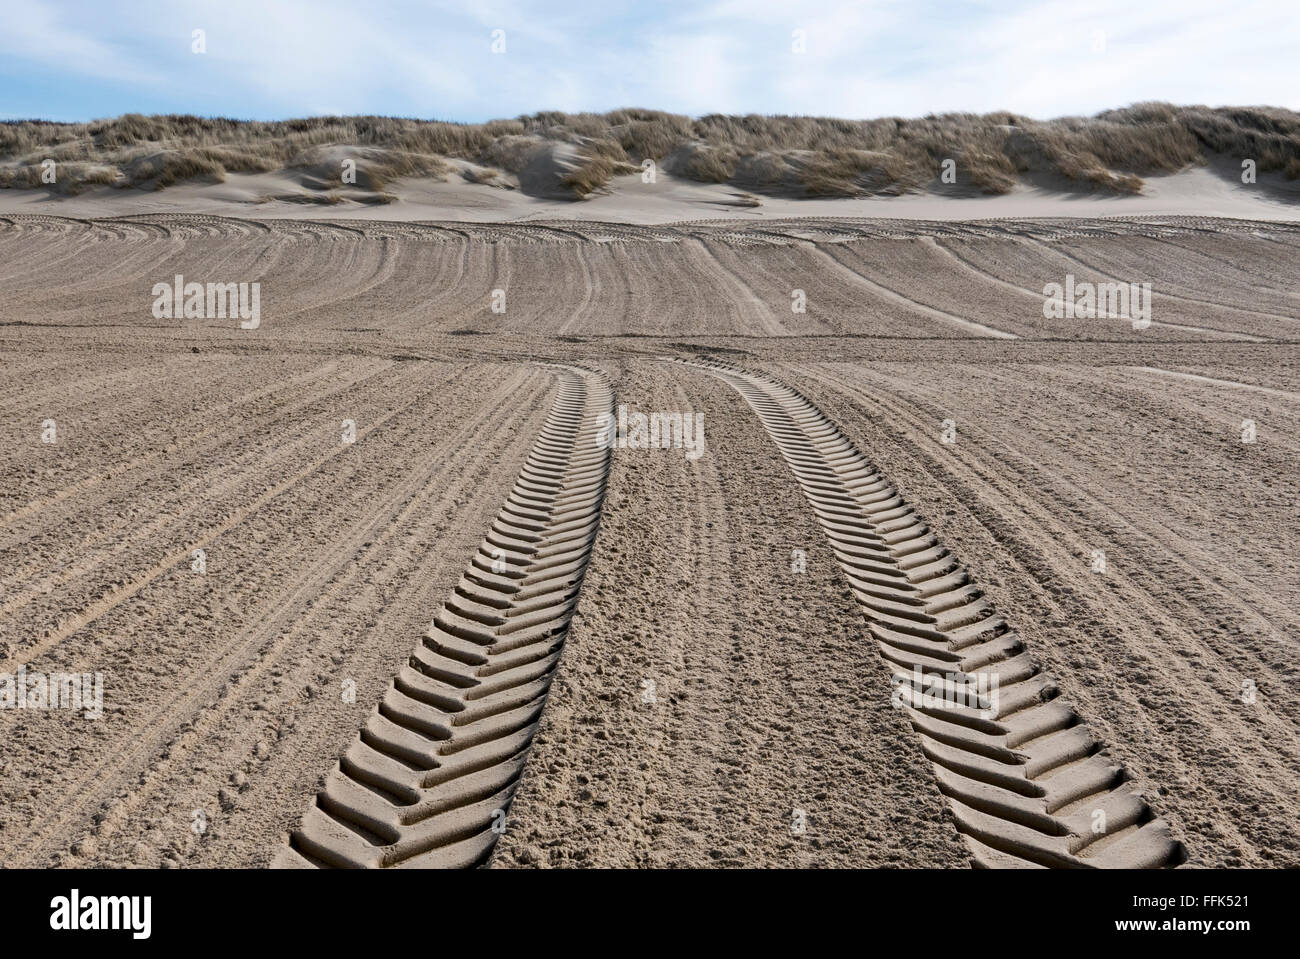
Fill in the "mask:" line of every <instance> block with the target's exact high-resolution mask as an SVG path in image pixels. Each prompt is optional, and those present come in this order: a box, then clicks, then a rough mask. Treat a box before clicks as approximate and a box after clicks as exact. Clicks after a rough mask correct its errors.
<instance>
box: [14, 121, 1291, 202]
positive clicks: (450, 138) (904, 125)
mask: <svg viewBox="0 0 1300 959" xmlns="http://www.w3.org/2000/svg"><path fill="white" fill-rule="evenodd" d="M560 144H565V145H568V146H569V147H570V148H571V149H572V150H576V155H577V161H576V163H569V164H567V165H564V166H562V167H560V168H558V169H557V172H556V174H555V176H556V179H557V181H558V185H559V186H560V187H562V188H563V189H565V190H567V191H568V192H569V193H570V194H571V195H572V196H573V197H574V198H582V197H586V196H590V195H592V194H594V193H597V192H600V191H602V190H604V189H606V188H607V187H608V185H609V183H610V182H611V181H612V180H613V179H614V178H615V177H617V176H620V175H624V174H629V173H634V172H637V170H638V169H639V168H640V164H641V162H642V161H643V160H645V159H647V158H648V159H652V160H654V161H655V162H656V163H657V164H659V165H661V166H662V167H663V168H664V169H666V170H667V171H668V172H670V173H673V174H676V175H678V176H682V177H686V178H689V179H693V180H698V181H700V182H704V183H728V184H732V185H734V186H736V187H738V188H742V189H744V190H747V191H750V192H753V193H759V194H769V195H784V196H796V197H799V196H806V197H816V196H865V195H894V194H900V193H907V192H913V191H917V190H923V189H935V190H940V191H942V190H943V189H947V188H949V187H950V186H951V185H949V184H945V183H943V182H942V181H941V180H940V169H941V166H942V164H943V162H944V161H945V160H949V159H950V160H953V161H954V163H955V170H956V177H957V183H956V184H955V186H956V187H958V188H961V189H964V190H967V191H974V192H983V193H988V194H998V193H1006V192H1008V191H1010V190H1012V189H1014V188H1015V187H1016V185H1017V184H1018V183H1021V182H1026V181H1033V182H1035V183H1038V184H1039V185H1048V186H1056V187H1057V188H1059V189H1067V190H1077V191H1104V192H1108V193H1118V194H1124V193H1136V192H1139V191H1140V190H1141V188H1142V177H1144V176H1151V175H1156V174H1163V173H1170V172H1174V171H1177V170H1180V169H1183V168H1184V167H1187V166H1189V165H1191V164H1196V163H1201V162H1204V161H1206V160H1208V159H1211V158H1214V157H1220V158H1221V157H1229V158H1232V159H1233V160H1234V161H1238V162H1239V161H1240V160H1241V159H1253V160H1254V161H1255V162H1256V165H1257V168H1258V170H1259V171H1260V172H1261V173H1280V174H1282V175H1284V176H1286V177H1288V178H1291V179H1295V178H1297V177H1300V114H1296V113H1294V112H1292V111H1290V110H1283V109H1276V108H1268V107H1223V108H1209V107H1199V106H1192V107H1177V106H1172V105H1169V104H1163V103H1142V104H1137V105H1134V106H1131V107H1127V108H1124V109H1120V110H1108V111H1105V112H1103V113H1100V114H1098V115H1096V116H1093V117H1065V118H1060V119H1055V120H1041V121H1040V120H1033V119H1030V118H1028V117H1021V116H1016V115H1014V114H1010V113H991V114H983V115H977V114H966V113H954V114H943V115H939V116H927V117H922V118H918V119H900V118H884V119H876V120H839V119H833V118H825V117H795V116H757V115H749V116H724V115H719V114H713V115H709V116H704V117H700V118H698V119H692V118H690V117H686V116H680V115H677V114H671V113H663V112H660V111H655V110H641V109H624V110H615V111H612V112H610V113H604V114H595V113H579V114H568V113H558V112H544V113H536V114H533V115H531V116H523V117H519V118H517V119H514V120H493V121H490V122H488V123H481V124H458V123H445V122H439V121H426V120H415V119H404V118H398V117H311V118H305V119H299V120H285V121H277V122H259V121H240V120H231V119H224V118H203V117H193V116H141V115H139V114H126V115H124V116H120V117H117V118H115V119H110V120H97V121H94V122H91V123H50V122H45V121H39V120H31V121H12V120H11V121H5V122H3V123H0V187H12V188H18V189H32V188H44V189H48V190H52V191H55V192H61V193H76V192H80V191H82V190H85V189H89V188H92V187H96V186H116V187H120V188H130V187H134V188H143V189H164V188H166V187H168V186H171V185H173V184H176V183H180V182H183V181H189V180H197V181H220V180H222V179H224V178H225V177H226V176H227V175H228V174H230V173H267V172H272V171H281V170H282V171H290V172H294V173H297V174H299V178H300V182H301V183H303V184H304V185H306V186H307V187H308V188H310V189H317V190H333V189H338V188H340V187H344V186H346V185H345V184H343V183H342V182H341V180H340V177H339V174H338V172H337V167H338V162H337V161H338V158H339V156H340V155H341V154H344V153H346V152H347V151H349V150H352V151H356V153H357V156H358V168H359V169H361V170H363V171H364V182H361V179H362V178H361V177H360V176H359V177H358V184H357V186H358V188H364V189H366V190H369V191H372V192H373V193H374V194H376V195H378V194H380V193H382V192H383V191H384V190H385V187H386V186H388V185H389V184H390V183H391V181H393V180H394V179H397V178H400V177H439V178H442V177H446V176H448V175H449V174H450V173H451V172H452V166H451V165H450V164H449V163H448V162H447V161H448V159H460V160H466V161H471V162H472V163H474V164H476V165H478V166H481V167H485V168H489V169H491V170H494V171H502V173H501V176H507V175H516V174H518V173H520V172H521V171H522V170H523V169H524V168H525V167H526V166H528V165H529V164H530V163H532V162H533V161H534V160H536V158H537V157H538V156H539V155H540V154H541V153H542V152H543V151H547V150H551V149H554V148H555V147H556V146H558V145H560ZM46 159H52V160H54V161H55V162H56V164H57V169H58V174H59V176H58V180H57V182H56V183H54V184H45V183H42V181H41V163H42V161H43V160H46ZM467 178H468V179H473V180H481V181H482V182H486V183H492V184H499V183H500V182H501V180H500V178H499V177H498V176H496V175H492V176H487V175H484V176H482V177H481V178H480V177H477V176H469V177H467Z"/></svg>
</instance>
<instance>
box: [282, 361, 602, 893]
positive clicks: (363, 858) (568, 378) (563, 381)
mask: <svg viewBox="0 0 1300 959" xmlns="http://www.w3.org/2000/svg"><path fill="white" fill-rule="evenodd" d="M613 402H614V398H613V391H612V390H611V388H610V386H609V384H608V382H607V381H606V379H605V378H604V376H603V375H601V374H597V373H592V372H589V371H586V370H578V369H575V368H569V367H565V368H562V369H561V371H560V386H559V392H558V395H557V397H556V399H555V402H554V404H553V405H552V407H551V412H550V415H549V416H548V418H547V420H546V423H545V425H544V426H543V427H542V431H541V435H540V436H539V437H538V439H537V441H536V443H535V444H534V445H533V449H532V451H531V452H530V453H529V456H528V459H527V461H526V462H525V463H524V467H523V469H522V470H521V471H520V474H519V478H518V480H517V481H516V482H515V486H514V489H513V490H512V491H511V493H510V495H509V497H508V498H507V499H506V503H505V505H504V506H503V507H502V508H501V512H500V513H499V514H498V515H497V518H496V520H495V521H493V523H492V526H491V528H490V530H489V531H488V534H487V537H486V538H485V539H484V541H483V543H482V544H481V545H480V546H479V549H478V552H477V553H476V554H475V556H474V558H473V560H472V561H471V562H470V565H469V568H468V569H467V570H466V571H465V573H464V574H463V575H462V577H461V580H460V582H459V583H458V584H457V586H456V588H455V589H454V590H453V591H452V595H451V596H450V597H449V598H448V599H447V601H446V602H445V603H444V604H443V606H442V608H441V609H440V610H439V611H438V613H437V615H436V616H435V617H434V620H433V622H432V623H431V624H430V626H429V629H428V631H427V632H426V633H425V635H424V637H423V638H422V640H421V641H420V643H419V644H417V645H416V647H415V649H414V651H413V652H412V654H411V658H410V660H409V662H408V664H407V665H406V666H404V667H403V668H402V669H401V671H400V672H399V673H398V675H397V678H396V679H395V680H394V681H393V683H392V685H391V686H390V687H389V688H388V691H387V692H386V693H385V694H384V696H383V697H382V699H381V700H380V702H379V704H378V706H377V707H376V708H375V711H374V713H373V714H371V716H370V718H369V719H368V720H367V721H366V723H365V725H364V726H363V727H362V729H361V731H360V733H359V734H358V736H357V738H356V739H354V740H353V742H352V743H351V744H350V745H349V746H348V748H347V751H346V752H345V753H344V754H343V756H342V757H341V758H340V760H339V763H338V765H337V766H335V768H334V769H333V770H331V772H330V773H329V774H328V776H327V777H326V783H325V787H324V788H323V789H322V790H321V791H320V792H319V793H318V794H317V795H316V797H315V799H314V800H313V802H312V804H311V806H310V807H309V808H308V810H307V813H306V815H305V816H304V817H303V820H302V825H301V827H300V828H299V829H298V830H296V831H295V832H294V833H293V834H292V835H291V837H290V840H289V845H288V846H287V847H286V848H284V849H283V850H281V852H280V854H279V855H278V856H277V857H276V860H275V862H274V864H273V865H274V866H276V867H279V868H291V867H309V866H337V867H353V868H361V867H388V866H403V867H417V868H418V867H423V868H464V867H469V866H475V865H480V864H482V863H483V862H485V861H486V859H487V857H488V855H489V854H490V853H491V850H492V847H493V845H494V844H495V842H496V839H497V834H498V833H497V831H496V830H497V829H499V828H500V826H499V824H500V823H502V822H504V819H503V817H504V815H505V810H506V808H507V807H508V806H509V803H510V798H511V796H512V795H513V794H514V790H515V787H516V785H517V783H518V779H519V775H520V773H521V772H522V770H523V766H524V762H525V760H526V758H527V754H528V747H529V744H530V743H531V742H532V738H533V734H534V732H535V731H536V729H537V723H538V721H539V719H540V717H541V712H542V707H543V706H544V705H545V702H546V695H547V692H548V691H549V689H550V684H551V679H552V677H553V675H554V671H555V667H556V664H557V663H558V662H559V658H560V652H561V649H562V647H563V645H564V639H565V637H566V635H567V634H568V629H569V621H570V618H571V617H572V615H573V610H574V607H575V606H576V605H577V602H578V594H579V591H580V590H581V588H582V580H583V576H584V574H585V573H586V569H587V563H588V561H589V559H590V554H591V547H592V543H593V542H594V541H595V538H596V532H597V530H598V529H599V526H600V510H601V504H602V503H603V501H604V498H605V484H606V482H607V480H608V476H609V461H610V451H609V449H608V448H606V447H605V446H604V445H603V444H602V445H599V446H598V445H597V442H596V441H597V435H598V433H599V432H600V430H601V429H602V426H603V425H604V424H607V423H608V422H609V417H610V415H611V414H612V410H613ZM602 419H603V421H604V422H603V423H602V422H601V421H602Z"/></svg>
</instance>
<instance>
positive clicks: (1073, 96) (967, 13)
mask: <svg viewBox="0 0 1300 959" xmlns="http://www.w3.org/2000/svg"><path fill="white" fill-rule="evenodd" d="M195 30H202V31H204V41H205V46H206V52H203V53H195V52H193V49H192V48H193V46H194V40H193V36H194V31H195ZM498 30H500V31H504V34H503V36H504V51H502V52H494V51H493V36H494V31H498ZM497 36H498V37H500V36H502V35H500V34H498V35H497ZM498 46H500V44H499V43H498ZM798 46H802V50H801V51H799V50H796V47H798ZM1297 62H1300V13H1297V11H1296V8H1295V6H1294V0H1272V2H1264V0H1236V2H1232V3H1227V2H1224V0H1143V2H1137V0H1097V2H1087V0H965V2H961V0H942V2H940V0H856V2H850V0H821V2H817V3H801V2H798V0H686V2H677V0H641V2H622V0H565V2H551V3H540V2H526V0H464V2H460V3H448V2H441V0H220V2H208V0H202V2H201V0H64V2H58V0H7V2H6V9H5V15H4V23H3V28H0V119H14V118H20V117H39V118H44V119H53V120H86V119H92V118H96V117H105V116H114V115H117V114H120V113H127V112H137V113H196V114H202V115H221V116H232V117H242V118H256V119H276V118H285V117H294V116H306V115H312V114H349V113H371V114H390V115H399V116H416V117H426V118H438V119H448V120H467V121H475V120H484V119H489V118H493V117H511V116H517V115H519V114H521V113H531V112H534V111H537V110H565V111H581V110H594V111H603V110H608V109H612V108H615V107H621V106H644V107H653V108H657V109H664V110H672V111H675V112H680V113H688V114H692V115H697V116H698V115H701V114H705V113H714V112H717V113H751V112H752V113H799V114H816V115H823V116H844V117H853V118H862V117H874V116H887V115H899V116H919V115H923V114H926V113H937V112H944V111H950V110H972V111H979V112H983V111H988V110H998V109H1008V110H1013V111H1015V112H1017V113H1022V114H1028V115H1030V116H1036V117H1049V116H1061V115H1066V114H1086V113H1095V112H1097V111H1098V110H1103V109H1106V108H1108V107H1115V106H1123V105H1126V104H1129V103H1133V102H1136V101H1140V100H1168V101H1172V102H1175V103H1207V104H1211V105H1242V104H1268V105H1273V106H1286V107H1291V108H1293V109H1296V108H1300V82H1297V81H1298V80H1300V69H1297V68H1296V66H1295V64H1296V63H1297Z"/></svg>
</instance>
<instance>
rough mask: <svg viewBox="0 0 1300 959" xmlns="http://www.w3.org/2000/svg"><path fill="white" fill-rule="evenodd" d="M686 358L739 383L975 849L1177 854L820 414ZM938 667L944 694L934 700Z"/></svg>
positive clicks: (1096, 862) (1130, 858)
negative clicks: (795, 484)
mask: <svg viewBox="0 0 1300 959" xmlns="http://www.w3.org/2000/svg"><path fill="white" fill-rule="evenodd" d="M691 365H692V366H695V367H699V368H703V369H706V370H707V371H708V372H710V373H712V374H713V375H714V376H717V377H719V378H720V379H722V380H724V381H726V382H727V383H729V384H730V385H731V386H732V387H734V388H735V389H736V390H737V391H738V392H739V393H740V394H741V395H742V396H743V397H744V398H745V400H746V401H747V402H748V403H749V405H750V407H751V408H752V409H753V410H754V412H755V413H757V414H758V417H759V419H760V420H761V421H762V423H763V425H764V427H765V428H766V429H767V431H768V433H769V434H770V435H771V436H772V439H773V440H774V441H775V443H776V445H777V447H778V448H779V449H780V451H781V454H782V456H783V457H784V458H785V460H786V463H787V464H788V465H789V467H790V469H791V471H792V472H793V473H794V474H795V477H796V478H797V479H798V481H799V484H800V486H801V487H802V488H803V491H804V495H805V496H806V497H807V498H808V501H809V503H810V504H811V506H812V508H813V512H814V513H815V514H816V516H817V522H818V525H820V526H821V528H822V530H823V532H825V534H826V536H827V538H828V539H829V540H830V542H831V548H832V549H833V551H834V553H835V556H836V558H837V559H838V560H839V563H840V566H841V568H842V569H843V571H844V574H845V576H846V577H847V578H848V580H849V584H850V586H851V587H852V589H853V593H854V595H855V596H856V597H857V600H858V603H859V604H860V606H861V607H862V610H863V613H864V614H865V615H866V618H867V628H868V630H869V631H870V633H871V635H872V637H873V638H874V639H875V640H876V641H877V643H878V644H879V650H880V654H881V656H882V657H883V658H884V660H885V662H886V664H887V665H888V666H889V668H890V670H891V672H892V677H891V681H892V682H893V684H894V687H895V689H896V690H897V691H898V693H897V695H899V697H900V701H901V703H902V708H903V709H905V710H906V712H907V716H908V718H909V720H910V721H911V724H912V728H913V729H914V730H915V731H916V733H917V734H918V735H919V736H920V737H921V744H922V748H923V749H924V751H925V753H926V755H927V756H928V757H929V759H930V760H931V762H933V763H934V770H935V775H936V777H937V779H938V783H939V788H940V791H942V792H943V793H944V795H945V796H946V797H947V799H948V802H949V805H950V807H951V808H952V811H953V815H954V817H955V818H956V821H957V827H958V829H959V831H960V832H961V833H962V836H963V838H964V839H965V841H966V843H967V846H968V847H969V849H970V851H971V854H972V856H973V857H974V859H975V862H976V863H977V864H978V865H981V866H986V867H1027V866H1045V867H1119V868H1124V867H1127V868H1159V867H1167V866H1176V865H1178V864H1180V863H1182V862H1183V861H1184V860H1185V859H1186V852H1185V850H1184V848H1183V846H1182V843H1180V842H1178V841H1177V840H1176V839H1174V838H1173V836H1172V834H1171V831H1170V828H1169V825H1168V823H1167V822H1165V821H1164V820H1161V819H1157V818H1155V816H1154V814H1153V813H1152V811H1151V809H1150V807H1149V806H1148V805H1147V804H1146V802H1144V801H1143V799H1142V798H1141V797H1140V796H1138V795H1137V794H1136V793H1135V792H1134V791H1133V788H1132V786H1131V785H1130V784H1129V782H1128V778H1129V777H1128V775H1127V773H1126V771H1125V770H1124V768H1123V767H1122V766H1119V765H1117V764H1116V763H1115V762H1114V761H1113V760H1111V759H1109V758H1108V757H1106V756H1105V755H1104V754H1103V753H1102V752H1101V744H1100V743H1098V742H1097V740H1096V739H1094V738H1093V736H1092V735H1091V733H1090V732H1089V730H1088V727H1087V725H1086V724H1085V723H1084V721H1083V718H1082V717H1080V716H1079V714H1078V713H1076V712H1075V711H1074V709H1073V708H1072V707H1071V706H1070V705H1068V704H1067V703H1065V702H1063V701H1062V699H1061V697H1060V691H1059V690H1058V689H1057V687H1056V684H1055V683H1054V682H1053V681H1052V679H1051V678H1050V677H1048V676H1047V675H1046V674H1044V673H1043V672H1042V671H1040V670H1039V668H1038V667H1037V665H1035V664H1034V662H1033V661H1032V659H1031V658H1030V656H1029V653H1028V652H1026V651H1025V648H1024V644H1023V643H1022V642H1021V641H1020V640H1019V638H1018V637H1017V636H1016V634H1015V633H1014V632H1013V631H1012V630H1011V627H1010V626H1009V625H1008V624H1007V622H1006V621H1005V620H1004V619H1003V618H1002V617H1001V616H999V615H998V614H997V612H996V610H995V609H994V608H993V606H992V604H991V603H989V602H988V601H987V600H986V599H984V598H983V593H982V591H981V590H980V589H979V588H978V587H977V586H976V585H975V584H974V583H973V582H972V581H971V577H970V575H969V574H968V573H967V572H966V570H965V569H964V568H963V567H962V566H961V564H960V563H959V562H958V561H957V559H956V557H954V556H953V555H952V554H951V553H950V552H949V551H948V550H947V549H946V548H945V547H944V546H943V545H942V544H941V543H940V542H939V540H938V538H937V537H936V536H935V535H934V534H933V533H932V532H931V531H930V529H929V527H928V526H926V524H925V523H924V522H922V521H921V520H920V519H919V518H918V517H917V516H916V514H915V513H914V512H913V510H912V508H911V507H910V506H908V505H907V503H906V502H905V501H904V500H903V498H902V497H901V496H899V495H898V492H897V491H896V490H895V489H894V487H893V486H892V485H891V484H890V483H889V481H888V480H886V479H885V478H884V477H883V476H881V475H880V474H879V473H878V472H876V470H875V469H873V468H872V466H871V464H870V462H869V461H868V460H867V458H866V457H865V456H863V455H862V453H861V452H859V451H858V449H857V448H856V447H855V446H854V445H853V444H852V443H851V442H850V441H849V440H848V438H847V437H845V436H844V434H842V433H841V432H840V431H839V429H837V428H836V426H835V425H834V424H833V423H832V422H831V421H830V420H829V419H828V418H827V417H826V415H825V414H823V413H822V412H821V411H820V410H819V409H817V407H816V406H814V405H813V404H812V403H811V402H810V401H809V400H808V399H807V398H806V397H804V396H803V395H802V394H800V393H799V392H797V391H796V390H793V389H791V388H789V387H787V386H785V385H783V384H781V383H779V382H777V381H775V380H773V379H770V378H768V377H766V376H763V375H759V374H755V373H751V372H748V371H743V370H739V369H736V368H733V367H729V366H725V365H723V364H720V363H715V362H702V363H697V362H692V363H691ZM918 670H919V672H918ZM936 674H937V676H941V677H944V691H945V692H946V694H947V698H948V702H947V703H936V702H935V699H936V698H938V697H935V696H934V695H933V693H934V692H935V691H936V686H935V680H936V679H937V676H936ZM981 676H982V677H984V678H985V679H986V683H985V684H981V683H980V678H981ZM988 677H994V678H996V680H997V685H996V686H995V687H994V686H991V684H989V683H988ZM991 689H996V690H997V695H996V696H994V695H989V691H991ZM927 694H931V695H927ZM954 702H955V703H966V704H970V705H955V704H954Z"/></svg>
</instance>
